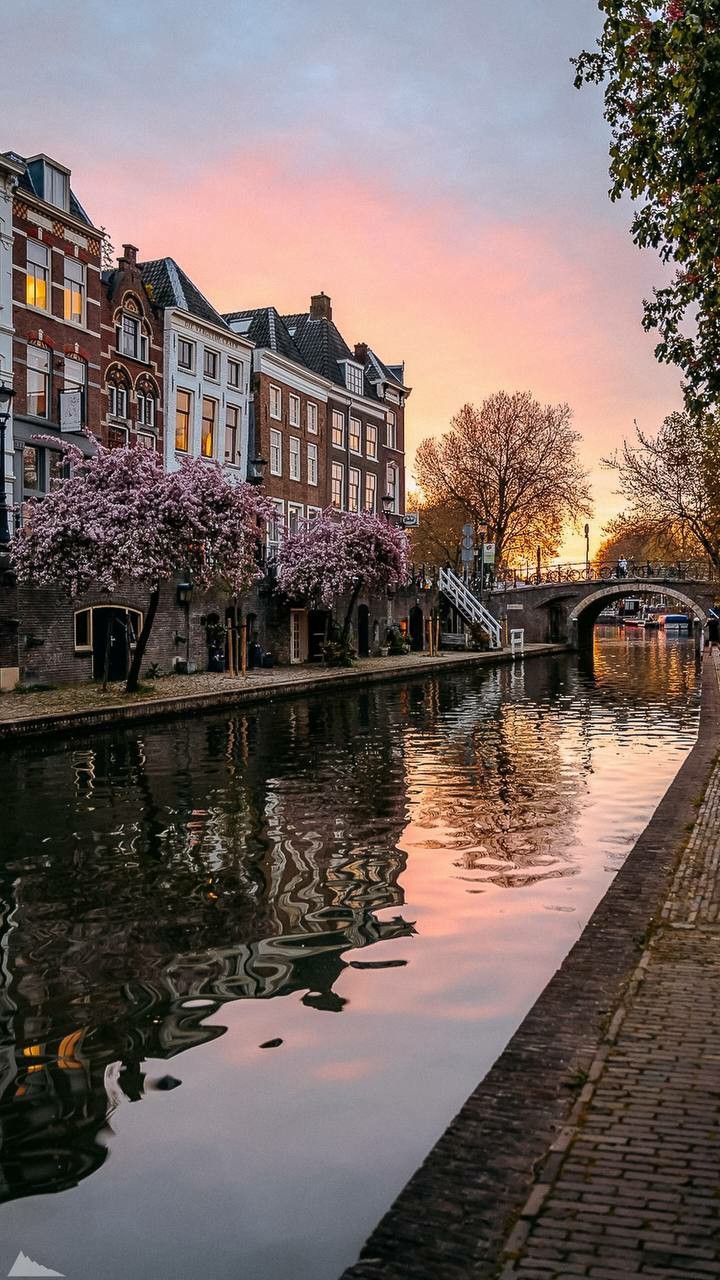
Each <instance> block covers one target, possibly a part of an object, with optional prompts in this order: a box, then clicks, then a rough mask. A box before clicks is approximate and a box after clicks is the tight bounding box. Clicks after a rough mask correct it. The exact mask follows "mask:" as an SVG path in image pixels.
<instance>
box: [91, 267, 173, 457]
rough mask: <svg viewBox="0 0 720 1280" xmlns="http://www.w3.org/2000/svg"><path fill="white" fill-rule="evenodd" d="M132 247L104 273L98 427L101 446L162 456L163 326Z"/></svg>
mask: <svg viewBox="0 0 720 1280" xmlns="http://www.w3.org/2000/svg"><path fill="white" fill-rule="evenodd" d="M137 252H138V251H137V249H136V247H135V245H132V244H126V245H123V252H122V256H121V257H120V258H118V265H117V267H116V268H115V270H113V271H105V272H103V277H102V284H103V288H102V306H101V353H100V356H101V382H102V393H101V401H100V403H101V422H100V433H101V438H102V440H103V442H104V443H106V444H109V445H110V446H112V447H117V446H123V445H128V444H131V445H140V446H142V447H143V448H146V449H154V450H156V451H158V452H159V453H160V454H161V455H162V451H163V441H164V432H163V420H164V419H163V414H164V396H163V375H164V358H163V323H162V318H161V317H158V313H157V312H156V310H155V308H154V307H153V305H152V303H151V302H150V299H149V298H148V295H147V292H146V290H145V286H144V284H143V279H142V273H141V270H140V266H139V264H138V260H137Z"/></svg>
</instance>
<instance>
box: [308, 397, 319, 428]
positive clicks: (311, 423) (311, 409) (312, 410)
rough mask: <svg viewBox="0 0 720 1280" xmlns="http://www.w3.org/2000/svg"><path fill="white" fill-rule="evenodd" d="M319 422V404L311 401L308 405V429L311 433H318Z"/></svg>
mask: <svg viewBox="0 0 720 1280" xmlns="http://www.w3.org/2000/svg"><path fill="white" fill-rule="evenodd" d="M317 422H318V419H317V405H316V404H313V403H312V402H310V403H309V404H308V406H307V429H308V434H309V435H311V436H316V435H317V429H318V426H317Z"/></svg>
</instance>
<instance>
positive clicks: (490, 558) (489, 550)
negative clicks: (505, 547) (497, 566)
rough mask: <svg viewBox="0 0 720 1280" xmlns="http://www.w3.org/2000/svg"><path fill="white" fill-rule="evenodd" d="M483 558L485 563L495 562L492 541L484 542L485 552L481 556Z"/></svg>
mask: <svg viewBox="0 0 720 1280" xmlns="http://www.w3.org/2000/svg"><path fill="white" fill-rule="evenodd" d="M483 560H484V562H485V564H494V563H495V543H494V542H486V543H485V554H484V556H483Z"/></svg>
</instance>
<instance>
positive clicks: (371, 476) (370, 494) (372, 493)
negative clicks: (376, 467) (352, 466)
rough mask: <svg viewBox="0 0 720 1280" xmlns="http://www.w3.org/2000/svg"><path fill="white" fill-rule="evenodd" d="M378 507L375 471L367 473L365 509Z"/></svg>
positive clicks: (371, 509)
mask: <svg viewBox="0 0 720 1280" xmlns="http://www.w3.org/2000/svg"><path fill="white" fill-rule="evenodd" d="M376 509H377V476H376V474H375V472H374V471H367V472H366V473H365V510H366V511H375V510H376Z"/></svg>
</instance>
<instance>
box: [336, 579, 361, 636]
mask: <svg viewBox="0 0 720 1280" xmlns="http://www.w3.org/2000/svg"><path fill="white" fill-rule="evenodd" d="M362 585H363V584H362V578H361V579H360V581H359V582H358V584H357V586H356V587H355V590H354V591H353V593H352V595H351V597H350V603H349V605H348V607H347V613H346V614H345V621H344V622H343V629H342V636H341V642H342V644H343V645H346V644H347V642H348V636H349V635H350V622H351V621H352V611H353V609H354V608H355V605H356V604H357V601H358V596H359V595H360V592H361V591H362Z"/></svg>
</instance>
